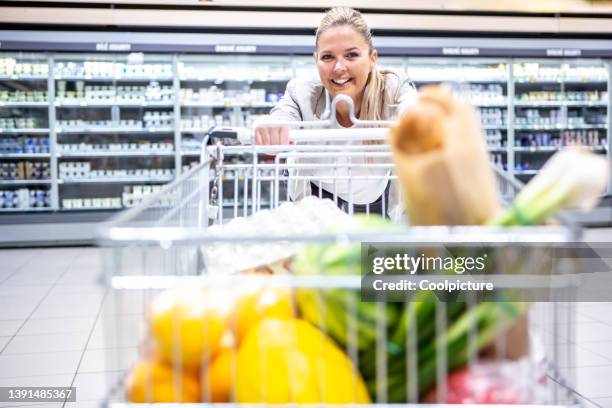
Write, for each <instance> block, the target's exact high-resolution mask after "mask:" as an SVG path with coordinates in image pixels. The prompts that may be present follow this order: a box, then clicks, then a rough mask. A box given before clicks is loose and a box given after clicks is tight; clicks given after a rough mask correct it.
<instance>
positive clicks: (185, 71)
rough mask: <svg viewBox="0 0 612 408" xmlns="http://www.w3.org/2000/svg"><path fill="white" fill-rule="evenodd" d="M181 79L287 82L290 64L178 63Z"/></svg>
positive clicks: (291, 75)
mask: <svg viewBox="0 0 612 408" xmlns="http://www.w3.org/2000/svg"><path fill="white" fill-rule="evenodd" d="M178 72H179V77H180V78H181V79H198V80H209V81H224V80H228V79H229V80H234V81H270V80H289V79H290V78H292V77H293V72H292V69H291V65H290V64H286V65H274V64H247V65H234V64H223V63H214V64H190V63H185V62H179V63H178Z"/></svg>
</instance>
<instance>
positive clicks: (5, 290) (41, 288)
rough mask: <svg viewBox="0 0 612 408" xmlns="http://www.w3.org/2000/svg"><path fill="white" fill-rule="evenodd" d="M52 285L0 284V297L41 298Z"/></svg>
mask: <svg viewBox="0 0 612 408" xmlns="http://www.w3.org/2000/svg"><path fill="white" fill-rule="evenodd" d="M52 286H53V285H46V286H45V285H34V286H3V285H0V299H4V298H6V297H7V296H19V297H28V296H31V297H34V298H38V299H42V297H43V296H44V295H45V294H46V293H47V292H48V291H49V289H51V288H52Z"/></svg>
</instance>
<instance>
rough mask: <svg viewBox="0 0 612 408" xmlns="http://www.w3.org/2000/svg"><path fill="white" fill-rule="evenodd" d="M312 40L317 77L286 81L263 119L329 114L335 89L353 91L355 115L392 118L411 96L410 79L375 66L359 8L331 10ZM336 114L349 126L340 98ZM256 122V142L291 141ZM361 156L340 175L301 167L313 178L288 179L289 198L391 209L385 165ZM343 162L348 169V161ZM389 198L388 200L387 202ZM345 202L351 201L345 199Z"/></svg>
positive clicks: (318, 117)
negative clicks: (352, 167)
mask: <svg viewBox="0 0 612 408" xmlns="http://www.w3.org/2000/svg"><path fill="white" fill-rule="evenodd" d="M315 45H316V49H315V52H314V57H315V61H316V65H317V70H318V72H319V78H317V79H301V78H296V79H292V80H291V81H289V83H288V84H287V90H286V92H285V95H284V96H283V97H282V98H281V100H280V101H279V103H278V104H277V105H276V106H275V107H274V108H273V109H272V110H271V112H270V116H268V117H265V119H264V120H266V121H269V120H278V121H304V120H307V121H311V120H328V119H329V117H330V114H331V112H330V104H331V103H330V101H331V100H332V99H333V98H334V97H335V96H336V95H338V94H343V95H347V96H350V97H351V99H352V100H353V105H354V106H355V116H356V117H357V118H359V119H362V120H392V119H395V118H396V117H397V116H398V114H399V113H401V112H403V111H404V110H405V109H406V108H408V107H409V106H410V105H412V104H413V103H414V102H415V100H416V90H415V89H414V86H413V85H412V84H411V83H410V82H409V81H408V80H405V79H403V78H402V77H401V76H400V75H399V74H398V73H395V72H392V71H389V70H379V69H378V68H377V67H376V61H377V59H378V53H377V51H376V50H375V49H374V47H373V45H372V34H371V32H370V29H369V28H368V25H367V24H366V22H365V20H364V19H363V17H362V15H361V13H359V12H358V11H356V10H354V9H352V8H348V7H337V8H333V9H331V10H329V11H328V12H327V13H326V14H325V16H324V17H323V19H322V20H321V23H320V24H319V27H318V29H317V32H316V43H315ZM336 118H337V121H338V123H339V124H340V125H341V126H343V127H351V126H352V123H351V121H350V119H349V107H348V105H347V104H345V103H339V104H338V106H337V112H336ZM256 126H257V122H256V124H255V142H256V143H257V144H263V145H284V144H289V143H290V142H289V137H288V134H289V129H288V128H287V127H265V128H264V127H261V128H257V127H256ZM326 143H328V144H331V142H326ZM340 143H342V142H333V144H336V145H337V144H340ZM317 144H321V143H317ZM348 144H354V143H353V142H348ZM346 160H349V159H348V158H345V162H346ZM358 160H359V159H352V160H351V163H353V164H354V163H355V162H356V161H358ZM361 161H362V164H363V167H362V168H361V169H360V170H357V168H355V169H356V170H355V171H353V172H352V173H350V175H349V176H347V177H346V179H344V180H343V181H341V180H339V179H337V180H335V181H334V180H332V179H330V178H329V177H328V178H325V177H323V176H324V175H325V174H327V175H328V176H329V170H325V169H320V170H308V169H301V170H299V172H300V173H299V174H300V176H306V177H307V178H310V179H311V180H312V181H311V182H310V183H306V184H303V183H302V184H300V183H290V184H289V195H290V197H291V199H292V200H297V199H299V198H301V197H303V196H305V195H308V194H314V195H318V196H321V197H325V198H339V200H338V201H339V203H340V205H341V206H343V207H345V209H347V210H348V208H347V207H348V206H350V207H352V210H353V212H377V213H379V214H383V213H385V212H388V211H387V210H388V209H392V208H391V207H392V204H393V202H394V201H395V202H397V201H398V200H397V193H396V192H395V193H394V192H393V191H392V192H391V194H390V197H389V189H388V185H389V174H388V171H387V170H384V169H382V171H381V169H380V168H377V169H375V168H369V169H368V163H369V162H367V160H366V161H364V160H363V159H361ZM308 162H309V163H312V162H313V160H310V159H309V161H308ZM320 162H324V161H320ZM340 162H342V159H335V160H334V161H333V163H330V162H329V160H328V163H330V165H331V166H333V164H334V163H336V164H340ZM340 167H342V166H340ZM344 168H345V169H346V166H345V167H344ZM336 174H337V173H336ZM351 175H352V176H355V175H359V176H361V177H355V180H351V181H350V182H349V181H348V178H350V176H351ZM363 176H365V177H370V179H369V180H368V179H366V178H365V177H363ZM290 180H291V177H290ZM392 190H393V188H392ZM389 198H391V200H392V203H389ZM347 202H350V204H349V205H347Z"/></svg>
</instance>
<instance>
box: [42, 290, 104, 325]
mask: <svg viewBox="0 0 612 408" xmlns="http://www.w3.org/2000/svg"><path fill="white" fill-rule="evenodd" d="M101 301H102V295H94V294H55V295H54V296H48V297H47V298H45V300H44V301H43V302H42V303H41V304H40V306H39V307H38V308H37V309H36V311H35V312H34V313H33V314H32V318H33V319H49V318H58V317H89V316H95V315H97V314H98V312H99V310H100V305H101Z"/></svg>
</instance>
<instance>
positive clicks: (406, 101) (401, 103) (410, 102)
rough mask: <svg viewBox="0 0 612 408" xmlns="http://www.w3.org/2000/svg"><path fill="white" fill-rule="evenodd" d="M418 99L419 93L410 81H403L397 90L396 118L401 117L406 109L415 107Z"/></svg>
mask: <svg viewBox="0 0 612 408" xmlns="http://www.w3.org/2000/svg"><path fill="white" fill-rule="evenodd" d="M418 97H419V93H418V91H417V90H416V88H415V87H414V84H413V83H412V82H411V81H410V80H408V79H405V80H404V81H403V82H402V84H401V86H400V89H399V97H398V107H397V113H398V116H401V115H402V114H403V113H404V112H406V111H407V110H408V109H410V108H411V107H413V106H414V105H416V103H417V99H418Z"/></svg>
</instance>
